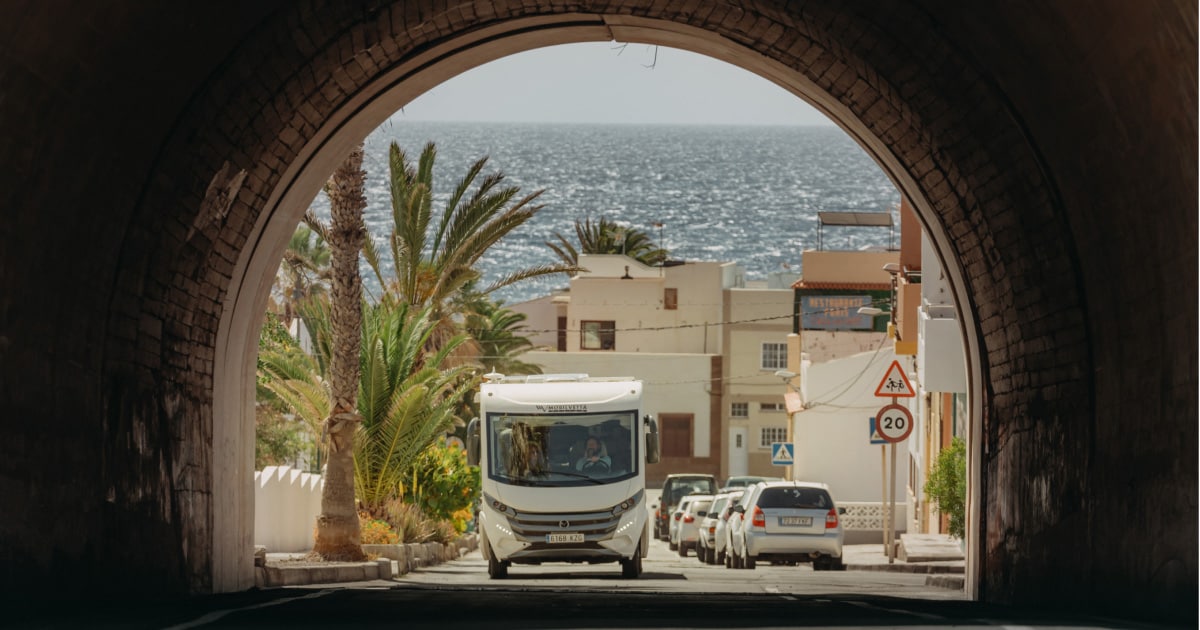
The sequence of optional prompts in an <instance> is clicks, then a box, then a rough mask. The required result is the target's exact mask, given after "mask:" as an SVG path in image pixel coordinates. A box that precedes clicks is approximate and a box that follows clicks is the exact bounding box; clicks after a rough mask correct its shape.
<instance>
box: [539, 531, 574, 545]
mask: <svg viewBox="0 0 1200 630" xmlns="http://www.w3.org/2000/svg"><path fill="white" fill-rule="evenodd" d="M546 542H548V543H550V544H554V543H581V542H583V534H581V533H574V534H546Z"/></svg>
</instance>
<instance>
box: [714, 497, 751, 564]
mask: <svg viewBox="0 0 1200 630" xmlns="http://www.w3.org/2000/svg"><path fill="white" fill-rule="evenodd" d="M745 494H746V491H745V490H737V491H735V492H731V493H729V503H727V504H725V509H724V510H721V514H720V515H719V517H718V520H717V531H716V532H714V533H713V551H714V554H713V555H714V557H713V562H714V563H715V564H725V565H726V566H728V565H727V564H726V560H725V559H726V558H727V557H728V553H727V551H728V550H729V519H730V518H731V517H732V516H733V515H734V514H735V512H734V511H733V507H734V506H735V505H737V504H738V502H739V501H741V500H742V497H743V496H744V495H745Z"/></svg>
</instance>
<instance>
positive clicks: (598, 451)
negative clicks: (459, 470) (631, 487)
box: [486, 410, 638, 486]
mask: <svg viewBox="0 0 1200 630" xmlns="http://www.w3.org/2000/svg"><path fill="white" fill-rule="evenodd" d="M636 427H637V411H636V410H630V411H618V412H611V411H610V412H603V413H581V414H514V413H489V414H488V416H487V428H486V432H487V433H486V435H487V443H488V453H489V456H488V470H487V475H488V476H489V477H491V478H492V479H495V480H496V481H499V482H501V483H509V484H514V485H522V486H580V485H592V484H598V483H609V482H613V481H619V480H622V479H628V478H630V477H632V476H634V475H636V474H637V472H638V470H637V460H638V458H637V450H638V449H637V440H636V439H635V436H636V435H637V431H636Z"/></svg>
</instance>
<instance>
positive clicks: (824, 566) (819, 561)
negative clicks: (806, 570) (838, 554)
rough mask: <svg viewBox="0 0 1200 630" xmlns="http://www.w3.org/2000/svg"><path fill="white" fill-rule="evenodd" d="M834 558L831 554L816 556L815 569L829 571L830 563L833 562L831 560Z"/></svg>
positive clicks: (814, 560)
mask: <svg viewBox="0 0 1200 630" xmlns="http://www.w3.org/2000/svg"><path fill="white" fill-rule="evenodd" d="M832 559H833V558H830V557H829V556H821V557H820V558H814V559H813V571H828V570H829V565H830V564H831V563H830V560H832Z"/></svg>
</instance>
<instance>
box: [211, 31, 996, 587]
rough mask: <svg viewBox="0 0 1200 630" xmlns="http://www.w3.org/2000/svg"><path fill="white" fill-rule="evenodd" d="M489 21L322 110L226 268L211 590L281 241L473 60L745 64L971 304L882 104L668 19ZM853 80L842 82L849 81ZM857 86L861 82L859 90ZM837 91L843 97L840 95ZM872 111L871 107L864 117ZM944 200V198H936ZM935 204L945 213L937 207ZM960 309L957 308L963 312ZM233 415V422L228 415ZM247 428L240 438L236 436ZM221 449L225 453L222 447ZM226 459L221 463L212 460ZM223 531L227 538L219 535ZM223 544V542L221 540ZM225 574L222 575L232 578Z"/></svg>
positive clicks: (232, 513) (973, 356) (238, 562)
mask: <svg viewBox="0 0 1200 630" xmlns="http://www.w3.org/2000/svg"><path fill="white" fill-rule="evenodd" d="M502 26H503V27H504V28H502V27H495V28H494V29H493V30H492V31H490V32H489V33H488V36H487V37H486V38H482V39H479V40H477V39H476V38H475V36H474V35H472V34H468V35H464V36H462V37H461V38H459V39H465V40H466V41H459V39H451V40H450V41H448V42H446V43H445V44H443V45H442V46H440V47H436V48H434V49H433V50H430V51H426V52H425V53H424V54H422V55H419V56H418V58H417V59H414V60H412V61H410V62H408V63H401V64H399V66H397V67H395V68H392V69H391V70H390V71H388V72H385V73H381V74H380V75H378V76H375V77H373V78H371V79H370V80H368V81H366V82H365V85H363V86H362V87H359V88H358V89H357V91H355V92H353V93H352V94H351V95H350V97H349V99H348V100H347V101H346V102H345V103H344V104H343V105H342V106H341V107H339V108H337V109H335V110H334V111H332V112H331V113H330V114H329V115H328V116H327V117H326V118H325V120H324V122H323V124H322V125H321V126H320V128H319V129H317V130H316V131H315V132H314V133H312V135H311V136H310V137H309V138H308V139H307V141H306V142H305V143H304V145H303V147H302V148H301V149H300V150H299V151H297V156H296V158H295V159H294V160H292V161H291V162H290V163H289V165H288V168H287V169H286V170H285V171H284V173H283V174H282V176H281V177H280V178H279V180H278V182H277V183H276V185H275V186H274V188H273V189H272V190H271V194H270V195H269V197H268V198H267V201H266V203H265V205H264V206H263V211H262V212H261V214H260V215H259V219H258V222H257V224H256V226H255V228H254V232H253V233H252V236H251V238H250V240H249V243H250V245H248V246H247V247H246V248H245V249H244V250H243V253H242V256H241V258H240V260H239V263H238V265H237V267H236V268H235V269H234V273H233V283H232V284H231V289H230V292H229V294H228V296H229V297H228V298H227V301H226V307H225V309H224V311H223V317H222V325H221V328H220V334H219V335H218V352H217V355H216V359H215V361H216V369H215V373H216V381H215V384H214V433H215V434H216V435H217V436H220V435H222V434H224V435H227V436H230V438H232V439H220V438H219V437H218V439H215V440H214V441H215V444H216V449H215V452H214V461H215V462H218V464H217V465H216V467H215V471H216V474H217V475H218V476H217V478H216V484H215V487H214V494H215V495H216V496H217V500H218V501H225V502H227V505H226V506H224V507H226V508H228V509H221V508H220V507H219V508H218V509H217V510H216V513H217V518H218V519H219V520H217V522H216V530H217V531H216V540H217V541H218V545H217V549H215V550H214V551H215V553H214V558H215V561H214V567H213V572H214V587H216V588H217V589H219V590H225V589H226V588H239V587H245V586H247V585H246V583H245V580H246V579H247V575H246V573H247V570H248V565H247V561H248V558H247V557H246V554H245V553H244V552H243V550H244V548H245V547H246V546H247V543H248V537H249V535H250V533H251V532H250V530H251V528H252V516H250V517H249V518H250V519H251V524H247V523H246V519H247V518H248V517H247V514H250V515H252V510H248V509H247V504H246V503H245V502H246V500H247V497H246V496H244V492H245V491H244V490H243V491H239V490H238V489H237V487H238V486H239V485H241V486H246V485H248V484H247V483H246V476H247V474H248V473H247V470H249V467H248V466H247V465H246V464H245V462H246V461H247V460H248V459H249V455H248V454H247V453H246V450H247V449H249V448H250V447H249V446H248V445H249V444H252V443H253V439H252V435H253V428H252V427H253V420H252V418H253V411H252V406H253V398H252V396H253V389H252V388H251V387H248V385H247V384H248V383H250V382H252V380H253V365H254V362H253V356H254V351H255V349H256V347H257V335H256V331H257V325H258V322H259V320H260V317H261V314H262V311H263V309H264V307H265V302H266V298H267V292H268V291H269V284H270V282H269V279H270V277H271V276H272V275H273V272H274V269H275V266H276V263H277V262H278V260H279V259H280V257H281V254H282V248H283V244H284V243H285V242H286V240H287V236H288V235H290V230H291V228H292V226H294V225H295V223H296V221H297V220H298V217H299V214H300V213H301V212H302V211H303V209H304V208H305V207H307V204H308V200H310V199H312V198H313V196H314V195H315V194H316V193H317V191H318V190H319V189H320V187H321V186H322V185H323V183H324V182H325V180H326V178H327V175H328V173H329V172H330V171H331V170H332V168H333V166H334V165H335V164H336V162H337V161H338V160H339V159H340V157H341V156H342V155H343V154H344V153H345V152H346V151H348V149H349V146H350V145H351V144H352V143H354V142H355V141H357V139H359V138H361V137H363V136H365V135H366V134H367V133H368V132H369V131H370V130H372V129H374V128H375V127H376V126H377V125H378V124H379V123H380V122H382V121H383V120H384V119H385V118H386V117H388V116H390V115H391V114H392V113H393V112H395V111H396V110H398V109H400V108H402V107H403V106H404V105H405V104H407V103H408V102H410V101H411V100H412V99H414V98H415V97H416V96H418V95H420V94H421V93H422V92H423V91H424V90H425V89H428V88H430V87H432V86H434V85H436V84H438V83H439V82H441V81H443V80H445V79H447V78H449V77H452V76H454V75H455V74H457V73H459V72H461V71H463V70H465V69H467V68H469V67H473V66H475V65H478V64H480V63H484V62H486V61H489V60H492V59H496V58H500V57H503V56H506V55H508V54H512V53H515V52H520V51H522V50H527V49H531V48H535V47H540V46H544V45H549V44H554V43H568V42H576V41H609V40H612V39H615V40H617V41H621V42H632V43H649V44H664V45H671V46H675V47H679V48H684V49H687V50H691V51H693V52H697V53H700V54H705V55H708V56H711V57H714V58H718V59H722V60H724V61H728V62H730V63H733V64H736V65H739V66H741V67H743V68H744V69H746V70H749V71H751V72H754V73H756V74H759V75H761V76H763V77H766V78H769V79H770V80H772V81H774V82H775V83H777V84H779V85H780V86H782V87H784V88H785V89H787V90H788V91H790V92H791V93H793V94H795V95H796V96H797V97H798V98H802V99H804V100H806V101H808V102H810V103H812V104H814V105H815V106H817V107H818V108H819V109H821V110H822V111H824V112H825V113H826V114H827V115H829V116H830V117H831V118H832V119H833V120H835V121H837V122H838V124H839V125H840V126H841V127H842V128H843V130H845V131H846V132H847V133H849V134H850V135H851V136H852V137H854V138H855V139H856V140H857V141H858V142H859V143H860V145H861V146H863V147H864V148H865V149H866V150H867V151H868V152H870V154H871V155H872V156H873V157H874V159H875V160H876V161H877V162H878V163H879V164H880V165H881V167H882V168H884V169H885V170H886V171H887V173H888V174H889V175H890V176H891V177H892V179H893V181H895V182H896V183H897V186H898V187H899V188H900V189H901V190H902V191H903V192H904V193H905V195H906V196H908V197H909V198H910V199H911V200H913V202H914V205H915V207H916V208H917V210H918V215H919V216H920V218H921V222H922V227H923V228H924V229H925V231H926V232H927V233H929V234H930V235H931V238H932V239H933V240H934V241H935V243H936V244H937V246H936V250H937V252H938V255H939V257H940V258H941V262H942V265H943V267H944V268H945V269H946V270H947V272H948V273H949V275H950V276H951V284H952V286H953V287H954V289H955V293H956V296H955V297H956V298H957V302H958V303H959V304H960V305H965V304H970V303H971V302H970V300H969V297H970V296H969V293H968V291H967V290H966V288H965V287H966V286H967V282H966V280H967V278H966V270H965V269H964V268H963V266H962V265H960V264H958V260H957V259H956V258H955V257H954V256H953V255H948V254H946V253H945V252H953V251H956V250H955V249H954V247H953V238H952V236H951V235H950V234H949V233H948V232H947V230H946V228H945V227H944V225H943V223H942V218H941V215H939V214H938V212H937V211H936V210H935V204H934V203H933V202H931V201H930V199H929V197H928V193H927V188H926V186H924V185H922V182H920V181H919V179H918V177H916V176H914V175H913V174H912V172H911V171H912V165H911V164H908V163H906V161H905V158H908V159H910V160H911V159H912V158H913V156H911V155H910V156H903V155H901V154H899V153H898V152H897V151H896V148H895V140H894V139H893V138H890V137H887V136H881V134H880V133H879V130H878V129H879V128H880V127H886V128H888V129H892V128H894V127H895V126H896V125H897V124H898V123H897V122H895V121H889V122H881V120H880V119H883V118H887V117H888V116H894V117H897V118H902V116H901V115H900V114H899V113H897V112H895V111H891V110H889V109H887V108H883V107H875V108H874V109H871V108H867V109H866V110H865V112H864V111H861V110H860V108H858V107H856V104H855V103H854V102H853V100H852V99H851V100H850V101H849V102H847V101H845V100H839V99H838V98H836V97H835V96H833V95H832V94H831V93H830V91H829V87H828V86H822V85H820V84H819V83H818V82H817V81H815V80H813V79H812V78H811V77H810V75H809V74H806V73H805V72H803V71H801V70H798V69H797V68H795V67H789V66H787V65H785V64H783V63H781V62H780V61H778V60H776V59H772V58H770V57H767V56H763V55H760V54H757V53H754V52H753V51H752V50H751V49H750V48H748V47H747V46H745V45H742V44H738V43H735V42H734V41H732V40H730V39H728V38H724V37H720V36H715V35H714V34H713V33H712V32H711V31H709V30H705V29H700V28H696V27H692V26H686V25H682V24H680V23H678V22H672V21H670V20H658V19H649V18H633V17H630V16H621V17H616V16H611V17H606V18H601V17H589V18H583V17H581V16H571V20H569V21H568V20H561V21H560V20H559V19H552V18H529V19H524V20H522V19H515V20H512V21H511V22H509V23H505V24H503V25H502ZM859 82H861V78H859V79H857V80H856V82H854V83H850V84H849V86H850V87H854V86H857V85H859ZM860 89H865V88H860ZM843 98H844V96H843ZM871 112H874V113H873V114H871ZM943 199H944V198H943ZM944 211H945V209H943V212H944ZM963 310H965V309H963ZM959 319H960V321H962V322H966V323H967V324H968V325H966V326H965V328H964V332H965V338H966V339H967V340H968V349H969V350H968V365H969V366H970V374H971V379H970V383H971V396H970V399H971V401H972V404H973V406H974V409H973V410H972V414H971V417H972V426H971V429H970V431H969V435H970V436H971V438H972V440H971V442H972V446H971V452H972V453H979V452H980V450H979V448H980V444H981V438H980V435H981V419H982V417H983V414H982V409H983V400H984V396H983V388H982V385H981V384H982V383H983V380H984V379H983V377H982V360H981V355H980V350H979V349H980V347H981V345H982V344H981V341H980V340H979V338H978V328H977V327H976V326H974V325H970V323H971V322H974V319H973V318H971V317H970V313H969V312H968V313H964V312H960V313H959ZM238 418H240V420H233V421H231V420H232V419H238ZM247 428H249V431H250V439H247V438H246V435H247V434H246V431H247ZM222 446H226V447H228V448H222ZM222 461H228V462H229V463H230V464H231V465H230V466H222V465H220V463H219V462H222ZM970 462H971V464H972V467H971V471H972V472H971V479H972V488H975V489H978V488H980V487H981V485H980V478H981V467H980V464H979V458H978V457H972V458H971V459H970ZM971 497H972V506H971V518H970V525H969V527H970V531H972V532H978V531H979V529H978V525H979V518H980V504H979V493H978V492H972V493H971ZM239 503H240V508H241V509H239ZM230 532H234V533H236V535H233V536H230V535H228V534H229V533H230ZM221 543H224V544H221ZM978 551H979V546H978V545H977V544H976V545H975V546H973V547H972V548H971V549H970V553H969V559H970V560H969V562H970V564H969V567H970V568H969V570H968V575H969V582H968V593H970V594H971V595H972V596H978V595H979V579H978V577H979V572H978V567H979V557H978ZM230 580H232V582H231V581H230Z"/></svg>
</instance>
